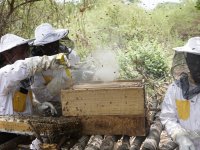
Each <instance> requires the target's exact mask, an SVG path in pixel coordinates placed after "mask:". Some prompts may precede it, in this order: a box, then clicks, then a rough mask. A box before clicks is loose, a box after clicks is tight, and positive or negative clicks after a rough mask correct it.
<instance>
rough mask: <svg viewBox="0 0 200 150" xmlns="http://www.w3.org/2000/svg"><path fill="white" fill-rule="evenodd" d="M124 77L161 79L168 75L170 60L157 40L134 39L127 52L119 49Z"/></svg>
mask: <svg viewBox="0 0 200 150" xmlns="http://www.w3.org/2000/svg"><path fill="white" fill-rule="evenodd" d="M118 57H119V61H120V66H121V76H122V78H126V79H131V78H138V77H141V76H142V77H144V78H152V79H159V78H165V77H166V76H168V71H169V66H168V64H169V63H168V62H169V60H168V59H167V57H166V54H165V51H164V47H162V45H161V44H159V43H158V42H157V40H152V41H149V40H147V39H145V40H143V41H138V40H132V41H131V42H129V46H128V49H127V52H122V51H119V55H118Z"/></svg>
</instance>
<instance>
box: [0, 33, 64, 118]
mask: <svg viewBox="0 0 200 150" xmlns="http://www.w3.org/2000/svg"><path fill="white" fill-rule="evenodd" d="M28 42H29V40H27V39H23V38H21V37H18V36H16V35H13V34H6V35H4V36H2V37H1V41H0V54H1V55H3V54H5V53H6V54H9V53H8V51H9V52H12V53H13V52H15V49H16V47H18V48H19V47H20V46H21V45H24V44H27V43H28ZM27 46H28V45H27ZM12 57H13V58H14V57H15V55H14V56H12ZM58 67H60V65H59V61H58V60H57V55H53V56H43V57H31V58H26V59H18V60H16V61H15V62H14V63H10V64H7V65H5V66H4V67H2V68H0V85H1V86H0V101H1V102H0V115H19V114H26V115H30V114H31V113H32V104H35V107H37V109H38V110H40V109H46V108H47V107H51V106H50V105H49V103H38V102H35V101H32V99H31V94H29V89H26V90H27V91H28V92H27V91H26V93H24V92H23V90H24V89H23V90H22V91H21V88H22V82H21V81H24V80H25V79H29V78H30V77H32V76H33V75H34V74H35V73H39V72H41V71H44V70H48V69H55V68H58ZM52 109H53V108H52Z"/></svg>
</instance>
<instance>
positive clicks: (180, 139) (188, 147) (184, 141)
mask: <svg viewBox="0 0 200 150" xmlns="http://www.w3.org/2000/svg"><path fill="white" fill-rule="evenodd" d="M175 141H176V142H177V144H178V145H179V150H195V146H194V144H193V142H192V141H191V140H190V138H189V137H188V135H184V134H177V135H176V139H175Z"/></svg>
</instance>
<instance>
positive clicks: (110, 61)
mask: <svg viewBox="0 0 200 150" xmlns="http://www.w3.org/2000/svg"><path fill="white" fill-rule="evenodd" d="M92 58H93V63H94V66H95V73H94V77H93V80H95V81H104V82H108V81H113V80H116V79H117V78H118V77H119V65H118V61H117V59H116V54H115V53H114V52H113V51H111V50H97V51H95V52H93V53H92Z"/></svg>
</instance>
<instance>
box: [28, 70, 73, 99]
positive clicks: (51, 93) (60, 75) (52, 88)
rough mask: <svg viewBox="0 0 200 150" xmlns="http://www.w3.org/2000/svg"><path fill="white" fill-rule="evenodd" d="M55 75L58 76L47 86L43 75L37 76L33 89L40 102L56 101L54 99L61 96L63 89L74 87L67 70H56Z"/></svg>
mask: <svg viewBox="0 0 200 150" xmlns="http://www.w3.org/2000/svg"><path fill="white" fill-rule="evenodd" d="M54 74H56V75H54V78H53V79H52V80H51V81H50V82H49V83H48V84H47V85H46V83H45V80H44V77H43V76H42V75H41V74H39V75H36V76H35V78H34V79H35V82H34V83H33V85H32V86H31V88H32V91H33V93H34V94H35V97H36V98H37V99H38V100H39V101H40V102H45V101H54V97H55V96H56V95H58V94H60V91H61V89H66V88H68V87H70V86H71V85H72V79H70V77H68V76H67V73H66V69H59V70H55V72H54Z"/></svg>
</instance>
